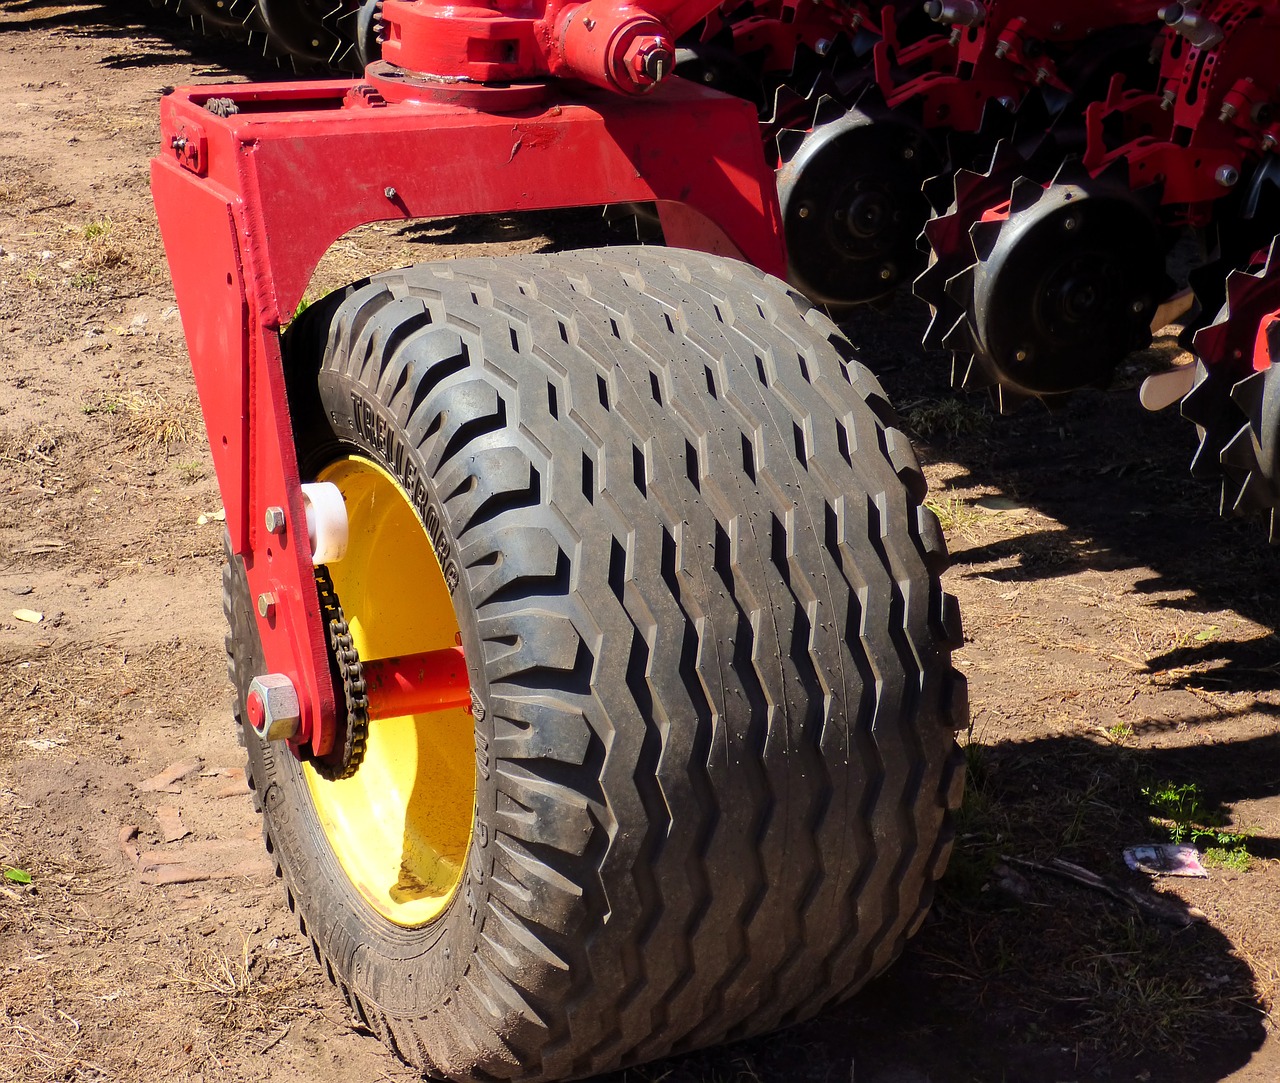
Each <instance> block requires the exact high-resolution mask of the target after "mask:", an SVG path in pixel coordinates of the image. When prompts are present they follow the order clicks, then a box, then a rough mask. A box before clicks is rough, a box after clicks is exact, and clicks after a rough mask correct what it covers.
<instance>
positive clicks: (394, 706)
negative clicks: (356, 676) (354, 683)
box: [362, 647, 471, 721]
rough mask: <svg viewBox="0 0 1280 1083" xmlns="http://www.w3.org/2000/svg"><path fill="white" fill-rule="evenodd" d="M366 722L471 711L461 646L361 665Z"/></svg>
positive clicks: (465, 665) (468, 680)
mask: <svg viewBox="0 0 1280 1083" xmlns="http://www.w3.org/2000/svg"><path fill="white" fill-rule="evenodd" d="M362 668H363V669H364V682H365V695H366V696H368V699H369V719H370V720H371V721H373V720H375V719H379V718H399V717H401V716H402V715H409V714H427V713H429V712H432V711H451V710H455V709H457V708H458V707H466V708H467V709H468V710H470V708H471V681H470V679H469V678H468V677H467V660H466V659H465V658H464V657H463V655H462V648H461V647H446V648H445V649H444V650H439V651H426V652H425V653H423V654H406V655H404V656H403V657H400V658H379V659H376V660H375V661H372V662H364V663H362Z"/></svg>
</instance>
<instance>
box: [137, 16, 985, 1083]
mask: <svg viewBox="0 0 1280 1083" xmlns="http://www.w3.org/2000/svg"><path fill="white" fill-rule="evenodd" d="M235 6H236V5H235V4H234V3H233V2H232V3H229V4H228V5H227V6H226V7H225V8H218V9H217V10H218V11H227V12H231V11H232V9H234V8H235ZM186 7H187V10H189V11H196V10H197V8H196V7H195V6H194V5H191V4H187V5H186ZM709 7H710V5H704V6H702V7H699V6H698V5H696V4H692V3H683V4H681V3H675V2H672V0H661V2H653V3H649V4H646V5H644V6H634V5H632V4H626V3H622V4H620V3H616V2H614V0H586V2H583V3H577V2H572V3H560V2H554V3H548V4H546V5H536V6H535V5H528V6H524V7H521V8H520V9H519V10H515V9H513V8H511V7H510V6H508V5H505V4H502V3H497V4H485V3H484V2H483V0H477V2H476V3H475V4H473V5H471V6H463V7H459V6H455V5H447V6H446V5H437V4H435V3H431V2H428V0H386V2H385V3H384V4H382V5H381V6H380V7H378V8H377V9H376V10H375V9H372V8H370V9H361V11H359V12H356V14H357V15H368V16H369V17H370V18H371V19H372V20H373V22H374V23H376V25H377V26H378V27H379V28H380V36H381V37H382V38H383V47H382V57H381V59H379V60H377V61H374V62H372V63H370V64H369V65H368V67H367V68H366V70H365V72H364V75H363V77H362V78H359V79H346V80H330V81H321V82H306V83H283V84H269V85H246V84H238V85H228V86H220V87H210V86H205V87H200V88H187V89H181V90H177V91H175V92H173V93H171V94H169V95H168V96H166V97H165V99H164V100H163V103H162V107H161V147H160V150H159V153H158V154H157V156H156V158H155V159H154V161H153V164H152V185H153V191H154V197H155V203H156V208H157V213H158V216H159V220H160V224H161V230H162V233H163V236H164V241H165V246H166V250H167V253H168V257H169V263H170V267H171V270H172V276H173V281H174V287H175V290H176V293H177V297H178V301H179V306H180V310H181V313H182V319H183V326H184V330H185V333H186V337H187V341H188V346H189V350H190V354H191V360H192V365H193V370H194V373H195V378H196V384H197V389H198V391H199V395H200V400H201V406H202V409H203V412H204V416H205V421H206V425H207V428H208V433H209V441H210V447H211V454H212V458H213V461H214V465H215V467H216V470H217V475H218V480H219V485H220V487H221V489H222V494H223V498H224V502H225V506H226V523H227V546H228V563H227V568H226V572H225V575H224V603H225V609H226V615H227V619H228V623H229V627H230V634H229V636H228V640H227V649H228V655H229V668H230V673H231V678H232V681H233V683H234V685H235V688H236V692H237V702H238V715H239V718H240V721H241V726H242V730H243V733H244V735H245V739H246V742H247V745H248V752H249V763H250V781H251V784H252V787H253V789H254V791H255V794H256V800H257V802H258V804H259V807H260V809H261V812H262V815H263V819H264V830H265V835H266V841H267V846H268V849H269V850H270V851H271V852H272V854H273V855H274V857H275V859H276V861H277V863H278V868H279V872H280V875H281V876H282V878H283V881H284V885H285V888H286V891H287V895H288V901H289V905H290V907H291V908H293V909H294V910H296V911H297V913H298V916H299V919H300V922H301V925H302V928H303V930H304V932H305V933H306V935H307V936H309V937H310V939H311V943H312V945H313V947H314V951H315V954H316V957H317V959H318V960H319V961H320V962H321V963H322V965H323V966H324V967H325V968H326V970H327V972H328V973H329V975H330V976H331V977H332V978H333V980H334V981H335V982H336V983H337V984H338V986H339V987H340V988H341V990H342V991H343V993H344V995H345V996H346V997H347V998H348V1000H349V1001H350V1003H351V1005H352V1008H353V1010H354V1011H355V1012H357V1013H358V1015H359V1016H360V1018H361V1019H362V1020H363V1021H365V1022H366V1023H367V1025H368V1026H369V1027H370V1028H371V1029H372V1030H374V1031H375V1032H376V1033H377V1034H379V1035H380V1036H381V1037H382V1038H383V1039H384V1040H385V1041H387V1042H388V1043H389V1044H390V1045H391V1046H392V1047H393V1048H394V1049H395V1050H396V1051H397V1052H398V1053H399V1054H400V1055H401V1056H403V1057H404V1058H406V1059H407V1060H409V1061H411V1062H413V1063H415V1064H418V1065H421V1066H422V1067H424V1068H425V1069H428V1070H430V1071H432V1072H435V1073H438V1074H443V1075H446V1076H448V1077H450V1078H454V1079H460V1080H493V1079H512V1080H517V1079H518V1080H550V1079H562V1078H570V1077H580V1076H585V1075H590V1074H594V1073H597V1072H601V1071H605V1070H608V1069H611V1068H614V1067H618V1066H620V1065H625V1064H631V1063H638V1062H641V1061H645V1060H649V1059H652V1058H655V1057H659V1056H663V1055H666V1054H669V1053H672V1052H678V1051H682V1050H688V1049H693V1048H697V1047H700V1046H704V1045H707V1044H710V1043H714V1042H718V1041H722V1040H724V1039H727V1038H738V1037H742V1036H745V1035H748V1034H752V1033H757V1032H761V1031H764V1030H768V1029H771V1028H774V1027H777V1026H779V1025H783V1024H787V1023H790V1022H793V1021H795V1020H798V1019H801V1018H804V1017H806V1016H808V1015H811V1014H813V1013H814V1012H817V1011H819V1010H820V1009H822V1008H823V1007H824V1006H826V1005H829V1004H832V1003H835V1002H837V1001H839V1000H841V999H843V998H845V997H847V996H849V995H851V993H852V992H853V991H855V990H856V989H857V988H859V987H860V986H861V985H863V984H864V983H865V982H866V981H868V980H869V979H870V978H871V977H872V976H874V975H875V974H876V973H878V972H880V971H881V970H883V969H884V968H885V967H886V966H887V965H888V964H889V962H890V961H891V960H892V959H893V958H894V957H895V956H896V954H897V953H898V952H899V951H900V950H901V948H902V945H903V943H904V941H905V940H906V938H907V937H908V936H909V935H910V934H911V933H912V932H913V931H914V930H915V929H916V928H918V926H919V924H920V922H921V921H922V920H923V917H924V915H925V912H926V910H927V906H928V903H929V899H930V895H931V892H932V886H933V884H934V882H935V881H936V879H937V878H938V876H940V875H941V872H942V869H943V867H944V866H945V863H946V860H947V856H948V854H949V851H950V847H951V840H952V833H953V824H952V817H953V815H954V813H955V811H956V809H957V807H958V804H959V801H960V796H961V788H962V782H963V765H964V759H963V756H962V754H961V752H960V750H959V748H958V747H957V745H956V741H955V731H956V729H957V728H959V727H962V726H963V725H964V724H965V719H966V713H967V708H966V695H965V685H964V681H963V678H962V677H960V676H959V675H958V674H956V673H954V672H953V671H952V669H951V666H950V652H951V651H952V650H953V649H954V648H956V647H958V646H959V645H960V644H961V642H962V635H961V630H960V622H959V615H958V611H957V608H956V605H955V601H954V599H952V598H950V597H949V596H948V595H946V594H945V593H944V592H943V591H942V589H941V586H940V582H939V575H940V573H941V572H942V570H943V568H944V566H945V564H946V552H945V546H944V543H943V539H942V535H941V531H940V529H939V526H938V523H937V520H936V519H935V517H934V516H933V514H932V513H931V512H930V511H929V510H928V509H927V508H925V507H923V505H922V500H923V497H924V494H925V483H924V478H923V475H922V474H921V472H920V470H919V467H918V465H917V463H916V460H915V457H914V454H913V452H912V450H911V448H910V446H909V444H908V442H907V440H906V438H905V437H904V436H903V434H902V432H901V431H900V430H899V429H898V428H897V427H896V421H895V418H894V415H893V412H892V410H891V408H890V407H889V405H888V403H887V401H886V400H885V398H884V395H883V392H882V391H881V389H880V387H879V385H878V384H877V382H876V380H875V378H874V377H873V376H872V375H871V373H870V372H869V371H868V370H867V369H866V368H864V367H863V366H862V364H861V363H860V362H859V359H858V357H857V355H856V351H855V350H854V348H853V347H852V346H851V345H850V343H849V341H848V340H847V339H846V338H845V337H844V336H843V335H842V334H841V333H840V332H839V330H838V329H837V328H836V326H835V325H834V324H833V323H832V322H831V321H830V320H829V319H828V318H827V316H826V315H824V314H823V313H822V312H820V311H819V310H817V309H816V308H814V307H813V306H812V305H811V304H810V303H809V302H808V301H806V300H805V299H804V298H803V297H802V296H801V295H800V294H798V293H797V292H796V291H795V290H794V289H790V288H788V287H787V286H786V285H785V284H784V283H783V282H781V281H779V280H778V279H776V278H772V277H770V275H771V274H772V275H781V274H783V273H784V272H785V270H786V266H787V256H786V249H785V247H784V243H783V236H782V217H781V214H780V211H779V204H778V197H777V190H776V186H775V181H774V173H773V169H772V168H771V165H770V163H769V162H768V161H766V158H765V154H764V152H763V149H762V147H763V144H762V140H761V133H760V120H759V113H758V110H757V108H756V107H755V106H754V105H753V104H751V103H749V102H747V101H744V100H742V99H741V98H737V97H733V96H729V95H726V94H723V93H721V92H719V91H717V90H715V89H713V88H711V87H710V86H708V85H706V83H705V82H704V81H699V82H697V83H695V82H692V81H690V80H686V79H681V78H678V77H675V76H673V74H672V72H673V68H674V67H675V65H676V63H677V57H678V49H677V45H676V43H677V42H678V41H679V40H681V38H682V36H683V35H685V34H687V33H690V32H692V31H693V30H694V28H695V27H696V26H697V24H699V23H700V22H701V21H702V20H703V19H705V18H706V17H707V16H708V13H709ZM275 8H276V5H275V4H274V3H273V4H271V5H267V4H263V3H259V4H258V5H257V6H256V8H254V9H253V10H254V11H255V12H256V13H257V14H256V16H255V17H257V18H260V19H262V20H263V22H264V23H265V24H267V25H273V24H272V22H271V19H270V18H269V17H268V16H269V15H272V14H274V10H275ZM200 9H202V10H203V9H207V10H208V11H212V10H213V6H212V5H208V4H204V5H200ZM237 14H238V13H237ZM372 24H373V23H371V25H372ZM244 25H248V24H244ZM814 51H815V53H816V52H817V51H818V50H816V49H815V50H814ZM620 202H637V203H654V204H655V205H656V207H657V211H658V214H659V216H660V219H661V224H662V228H663V231H664V233H665V237H666V240H667V242H668V244H669V245H670V246H671V247H669V248H660V247H640V248H611V249H601V250H591V251H582V252H572V253H563V254H559V255H553V256H545V257H541V256H540V257H532V256H526V257H519V258H508V259H471V260H459V261H456V262H445V263H437V264H423V265H419V266H415V267H410V268H407V269H400V270H396V271H388V272H386V273H383V274H380V275H376V276H374V277H373V278H371V279H368V280H365V281H361V282H356V283H352V284H351V285H350V286H348V287H346V288H344V289H341V290H338V291H337V292H336V293H333V294H331V295H329V296H328V297H326V298H324V299H322V300H320V301H317V302H315V303H313V304H311V305H310V306H309V307H307V308H306V310H305V311H304V312H301V313H299V306H300V302H301V301H302V299H303V296H304V291H305V290H306V288H307V285H308V282H309V281H310V279H311V276H312V272H313V270H314V268H315V267H316V264H317V262H318V261H319V259H320V257H321V256H322V254H323V253H324V252H325V251H326V249H327V248H328V247H329V246H330V245H332V244H333V242H334V241H336V240H337V239H338V238H340V237H341V236H342V235H343V234H344V233H346V232H347V231H349V230H351V229H353V228H354V227H357V226H359V225H361V224H363V223H368V222H374V221H380V220H381V221H387V220H390V221H405V220H409V219H415V218H429V217H436V216H444V215H450V216H452V215H482V214H493V213H499V212H501V213H510V212H520V211H528V210H538V209H549V208H556V207H574V206H593V205H600V204H607V203H620ZM731 257H736V258H731ZM743 260H745V261H746V262H742V261H743ZM751 265H754V266H751ZM295 314H296V316H295Z"/></svg>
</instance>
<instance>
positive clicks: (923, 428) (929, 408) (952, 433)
mask: <svg viewBox="0 0 1280 1083" xmlns="http://www.w3.org/2000/svg"><path fill="white" fill-rule="evenodd" d="M903 420H904V421H905V422H906V425H907V428H909V429H910V430H911V431H912V432H913V433H915V435H916V436H918V437H920V438H921V439H922V440H932V439H934V438H935V437H939V436H941V437H947V438H950V439H953V440H954V439H957V438H959V437H961V436H971V437H976V436H984V435H985V434H986V433H987V432H988V431H989V430H990V428H991V418H990V417H988V416H987V413H986V411H984V410H980V409H978V408H977V407H974V406H970V405H969V404H968V403H967V402H965V401H963V400H962V399H937V400H933V401H929V400H925V401H923V402H918V403H916V404H915V405H914V406H911V407H909V408H908V409H907V410H906V412H905V413H904V414H903Z"/></svg>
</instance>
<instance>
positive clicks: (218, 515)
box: [196, 508, 227, 526]
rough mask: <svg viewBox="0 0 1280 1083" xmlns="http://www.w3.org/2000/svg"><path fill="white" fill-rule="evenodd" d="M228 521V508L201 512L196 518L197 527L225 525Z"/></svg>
mask: <svg viewBox="0 0 1280 1083" xmlns="http://www.w3.org/2000/svg"><path fill="white" fill-rule="evenodd" d="M226 521H227V509H226V508H219V509H218V510H217V511H208V512H201V513H200V514H199V515H198V516H196V526H208V525H209V524H210V523H225V522H226Z"/></svg>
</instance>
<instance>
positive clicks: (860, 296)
mask: <svg viewBox="0 0 1280 1083" xmlns="http://www.w3.org/2000/svg"><path fill="white" fill-rule="evenodd" d="M936 167H937V156H936V155H935V154H934V153H933V152H932V149H931V148H930V147H929V144H928V142H927V141H926V140H925V139H924V137H923V136H922V134H921V133H920V132H918V131H917V130H916V129H915V128H914V127H912V126H911V125H909V124H907V123H905V122H902V121H900V120H897V119H894V118H889V119H874V120H873V118H872V117H871V116H870V115H868V114H867V113H864V112H862V111H860V110H857V109H852V110H849V111H848V112H847V113H845V114H844V115H843V116H841V117H840V118H839V119H836V120H831V121H828V122H826V123H822V124H819V125H817V126H816V127H814V128H813V129H812V130H811V131H809V132H807V133H804V135H803V137H802V138H801V139H800V140H799V142H798V145H797V146H796V147H795V149H794V150H793V152H792V153H791V155H790V157H788V158H787V159H786V160H785V161H784V162H783V163H782V165H781V167H780V168H779V170H778V197H779V202H780V204H781V207H782V219H783V230H784V232H785V236H786V241H787V255H788V270H789V275H788V277H789V278H790V280H791V281H792V282H793V283H794V284H795V285H796V286H798V287H799V288H800V289H802V290H803V291H804V292H805V293H806V294H807V295H808V296H809V297H810V298H811V299H812V300H814V301H815V302H817V303H819V304H827V305H834V306H845V305H852V304H859V303H863V302H867V301H875V300H877V299H879V298H881V297H884V296H886V295H887V294H889V293H892V292H893V290H895V289H896V288H897V287H898V286H899V285H900V284H901V283H902V282H903V281H904V280H906V279H909V278H911V277H913V276H914V275H915V274H916V273H917V272H918V271H919V270H920V269H921V266H922V264H923V260H924V257H923V254H922V253H921V252H920V251H919V250H918V249H917V247H916V237H917V236H918V234H919V232H920V229H921V227H922V226H923V224H924V221H925V219H926V218H927V217H928V214H929V204H928V201H927V200H926V199H925V197H924V195H923V194H922V193H921V191H920V188H921V185H922V184H923V182H924V180H925V178H926V177H928V176H929V174H930V173H931V172H932V171H933V170H934V169H935V168H936Z"/></svg>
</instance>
